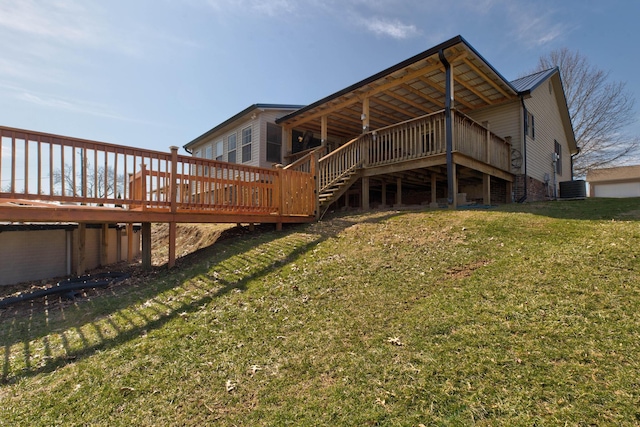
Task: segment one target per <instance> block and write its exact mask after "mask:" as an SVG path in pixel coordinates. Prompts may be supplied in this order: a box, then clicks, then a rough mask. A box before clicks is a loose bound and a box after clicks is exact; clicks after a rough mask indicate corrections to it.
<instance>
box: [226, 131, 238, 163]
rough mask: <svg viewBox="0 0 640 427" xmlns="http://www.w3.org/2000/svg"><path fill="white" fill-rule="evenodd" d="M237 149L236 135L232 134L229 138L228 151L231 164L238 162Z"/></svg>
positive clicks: (228, 159)
mask: <svg viewBox="0 0 640 427" xmlns="http://www.w3.org/2000/svg"><path fill="white" fill-rule="evenodd" d="M236 148H237V141H236V134H235V133H232V134H231V135H229V136H228V137H227V150H228V152H227V161H228V162H229V163H235V162H236V151H237V150H236Z"/></svg>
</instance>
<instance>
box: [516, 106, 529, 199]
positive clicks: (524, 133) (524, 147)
mask: <svg viewBox="0 0 640 427" xmlns="http://www.w3.org/2000/svg"><path fill="white" fill-rule="evenodd" d="M520 102H521V103H522V123H523V124H524V126H522V151H523V153H522V163H523V165H524V179H523V181H524V194H523V195H522V197H520V199H518V203H523V202H524V201H525V200H527V187H528V185H527V106H526V105H524V96H523V95H522V94H520Z"/></svg>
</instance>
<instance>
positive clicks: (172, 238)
mask: <svg viewBox="0 0 640 427" xmlns="http://www.w3.org/2000/svg"><path fill="white" fill-rule="evenodd" d="M176 226H177V224H176V223H175V222H174V221H171V222H170V223H169V261H168V262H167V267H168V268H173V267H175V265H176V234H177V232H176Z"/></svg>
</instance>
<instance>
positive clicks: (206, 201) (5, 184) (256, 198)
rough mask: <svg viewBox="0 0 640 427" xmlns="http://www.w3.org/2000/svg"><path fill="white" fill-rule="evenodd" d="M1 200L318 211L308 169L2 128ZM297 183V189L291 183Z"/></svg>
mask: <svg viewBox="0 0 640 427" xmlns="http://www.w3.org/2000/svg"><path fill="white" fill-rule="evenodd" d="M0 179H1V184H0V198H3V199H16V200H32V201H49V202H58V203H65V204H77V205H87V206H110V207H124V208H128V209H135V210H171V211H172V212H178V211H189V212H205V213H242V214H252V213H256V214H265V213H266V214H275V215H307V216H313V215H314V209H313V207H312V205H314V200H315V199H314V197H315V195H314V192H313V188H315V182H314V179H313V175H312V174H310V173H306V172H299V171H293V170H282V169H265V168H258V167H252V166H244V165H238V164H233V163H225V162H218V161H215V160H208V159H200V158H195V157H189V156H181V155H178V154H177V148H175V147H173V148H172V151H171V152H170V153H163V152H158V151H152V150H143V149H137V148H132V147H126V146H119V145H114V144H107V143H102V142H96V141H89V140H83V139H77V138H69V137H63V136H58V135H51V134H45V133H41V132H33V131H27V130H21V129H12V128H6V127H0ZM288 186H295V187H296V191H291V190H289V189H288V188H287V187H288Z"/></svg>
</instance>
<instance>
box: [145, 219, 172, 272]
mask: <svg viewBox="0 0 640 427" xmlns="http://www.w3.org/2000/svg"><path fill="white" fill-rule="evenodd" d="M176 225H177V224H176V222H175V221H171V222H170V223H169V261H168V262H167V267H168V268H173V267H175V265H176ZM149 246H151V243H149ZM149 252H150V251H149ZM149 259H151V253H149Z"/></svg>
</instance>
